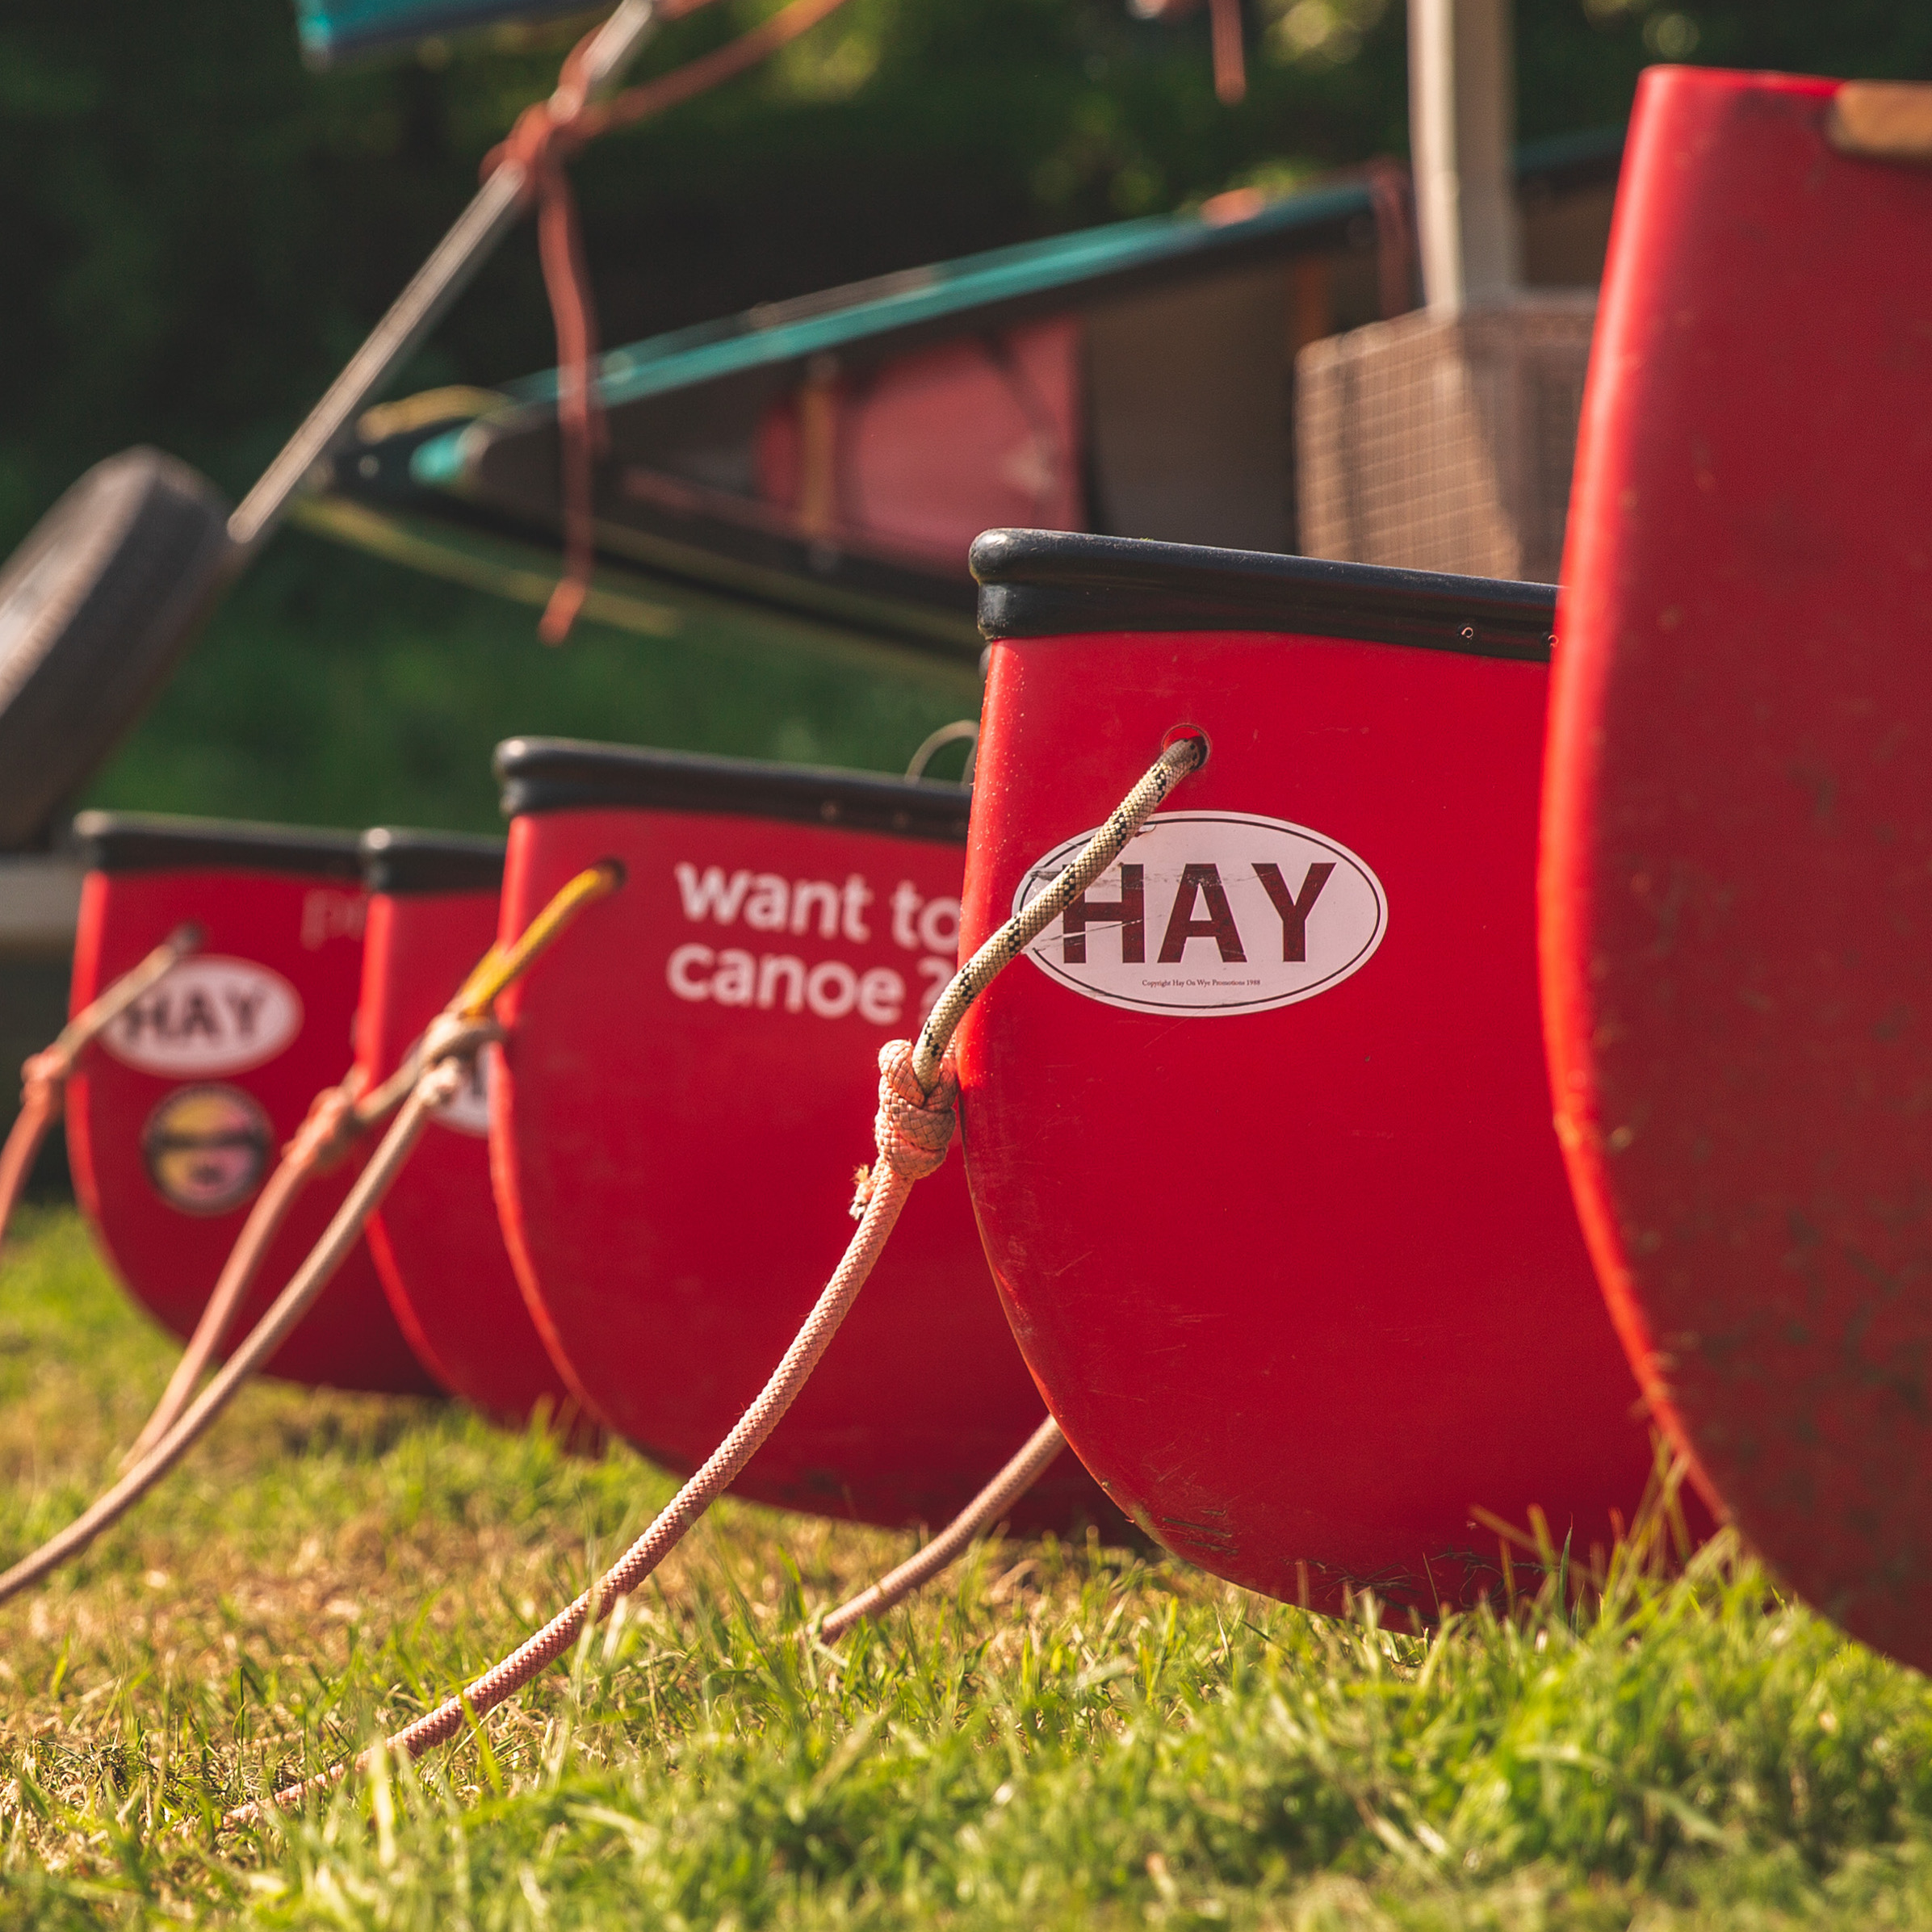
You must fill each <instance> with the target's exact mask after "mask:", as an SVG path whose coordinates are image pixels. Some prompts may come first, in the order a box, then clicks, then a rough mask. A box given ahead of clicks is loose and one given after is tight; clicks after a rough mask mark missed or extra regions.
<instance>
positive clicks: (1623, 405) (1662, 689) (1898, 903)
mask: <svg viewBox="0 0 1932 1932" xmlns="http://www.w3.org/2000/svg"><path fill="white" fill-rule="evenodd" d="M1874 94H1877V95H1878V96H1879V98H1877V99H1876V100H1874V98H1873V97H1874ZM1913 94H1916V95H1917V102H1916V107H1914V103H1913V100H1912V98H1911V97H1912V95H1913ZM1861 96H1862V97H1863V98H1862V99H1861ZM1929 103H1932V94H1929V93H1928V90H1896V91H1892V90H1850V91H1848V93H1847V94H1846V96H1845V97H1843V98H1840V96H1839V89H1838V83H1837V82H1830V81H1813V80H1799V79H1792V78H1787V77H1783V76H1778V75H1767V74H1737V73H1718V72H1712V71H1695V70H1691V69H1663V70H1660V71H1657V72H1655V73H1650V74H1649V75H1647V76H1646V77H1645V79H1644V82H1643V84H1642V86H1641V89H1640V90H1639V93H1638V96H1637V111H1636V116H1635V119H1633V120H1632V124H1631V132H1630V143H1629V147H1628V157H1627V160H1626V162H1625V166H1624V181H1623V186H1622V189H1621V191H1620V203H1619V207H1618V212H1617V216H1616V230H1615V235H1614V239H1613V241H1612V245H1611V259H1610V267H1609V273H1608V275H1607V279H1606V281H1605V283H1604V287H1603V308H1602V311H1601V317H1600V320H1599V324H1598V335H1597V342H1596V350H1595V360H1594V362H1593V364H1592V369H1591V375H1590V387H1589V391H1588V394H1587V397H1586V404H1585V410H1584V429H1583V443H1582V451H1581V453H1580V455H1579V459H1578V472H1577V483H1576V491H1575V494H1574V499H1573V502H1572V508H1571V516H1570V537H1569V553H1568V558H1567V561H1566V564H1565V582H1566V584H1567V585H1568V589H1567V590H1566V592H1565V601H1564V606H1563V611H1562V617H1561V629H1562V638H1563V643H1562V648H1561V653H1560V656H1559V659H1558V674H1557V678H1556V681H1555V685H1554V689H1553V694H1552V713H1551V720H1550V737H1549V781H1548V786H1547V790H1546V792H1545V796H1544V858H1543V871H1542V881H1541V900H1542V945H1543V971H1544V1012H1545V1018H1546V1023H1547V1027H1548V1033H1549V1054H1550V1064H1551V1070H1552V1079H1553V1085H1554V1090H1555V1095H1556V1100H1557V1113H1558V1120H1559V1125H1560V1126H1561V1129H1562V1130H1563V1133H1564V1135H1565V1150H1566V1153H1567V1156H1568V1159H1569V1172H1570V1178H1571V1180H1572V1183H1573V1184H1574V1188H1575V1190H1576V1196H1577V1201H1578V1205H1579V1206H1580V1208H1581V1209H1582V1215H1583V1220H1584V1224H1585V1226H1586V1230H1587V1233H1588V1235H1589V1239H1590V1248H1591V1251H1592V1253H1593V1255H1594V1256H1595V1261H1596V1264H1597V1268H1598V1271H1599V1275H1600V1276H1601V1278H1602V1280H1603V1285H1604V1288H1605V1290H1606V1291H1607V1294H1608V1296H1609V1298H1610V1303H1611V1309H1612V1310H1613V1312H1614V1313H1615V1314H1616V1319H1617V1323H1618V1326H1619V1327H1620V1331H1622V1334H1623V1337H1624V1343H1625V1345H1626V1346H1627V1347H1628V1350H1629V1352H1630V1354H1631V1357H1632V1360H1633V1361H1634V1362H1635V1364H1636V1365H1637V1372H1638V1374H1639V1376H1640V1377H1641V1380H1642V1382H1643V1385H1644V1388H1645V1392H1646V1393H1647V1394H1648V1396H1649V1400H1650V1402H1651V1404H1652V1406H1653V1409H1654V1411H1655V1413H1656V1414H1657V1415H1658V1417H1659V1418H1660V1419H1662V1422H1663V1423H1665V1425H1666V1427H1667V1428H1668V1429H1669V1430H1670V1433H1671V1435H1672V1436H1673V1437H1674V1439H1675V1440H1676V1441H1677V1442H1678V1444H1679V1445H1680V1446H1681V1447H1682V1448H1683V1449H1684V1450H1685V1451H1687V1452H1688V1454H1689V1455H1690V1456H1691V1458H1692V1459H1693V1461H1694V1465H1695V1469H1697V1470H1698V1471H1699V1472H1700V1473H1701V1475H1702V1477H1703V1478H1704V1481H1705V1482H1706V1483H1707V1484H1708V1488H1709V1490H1711V1492H1712V1493H1713V1494H1714V1495H1715V1496H1716V1497H1717V1498H1721V1499H1722V1502H1724V1504H1725V1505H1726V1506H1728V1507H1729V1510H1730V1511H1732V1512H1733V1514H1734V1515H1735V1517H1736V1519H1737V1523H1738V1524H1739V1525H1740V1527H1741V1529H1742V1530H1743V1532H1744V1533H1745V1534H1746V1536H1748V1538H1749V1539H1750V1541H1751V1542H1752V1543H1753V1544H1755V1545H1756V1546H1757V1547H1758V1549H1761V1550H1762V1552H1763V1553H1764V1554H1765V1555H1766V1557H1769V1558H1770V1559H1771V1561H1772V1562H1773V1563H1775V1565H1777V1567H1778V1568H1779V1569H1780V1570H1781V1571H1782V1572H1783V1574H1784V1575H1785V1577H1786V1578H1787V1579H1788V1580H1789V1581H1790V1582H1791V1583H1792V1585H1793V1586H1796V1589H1798V1590H1800V1591H1801V1592H1802V1593H1803V1594H1804V1595H1805V1596H1807V1597H1808V1598H1809V1599H1811V1601H1812V1602H1813V1603H1816V1604H1817V1605H1819V1606H1820V1607H1821V1608H1822V1609H1824V1610H1825V1611H1828V1612H1829V1614H1830V1615H1832V1616H1834V1617H1836V1618H1838V1620H1840V1621H1841V1622H1842V1623H1843V1624H1844V1625H1845V1626H1846V1628H1848V1629H1849V1630H1850V1631H1852V1632H1854V1634H1856V1635H1858V1636H1859V1637H1864V1638H1866V1639H1867V1640H1868V1641H1871V1642H1873V1643H1876V1644H1879V1645H1883V1646H1884V1648H1885V1649H1888V1650H1890V1651H1892V1652H1893V1653H1895V1654H1896V1655H1898V1656H1901V1657H1905V1658H1906V1659H1908V1660H1909V1661H1910V1662H1913V1663H1914V1664H1917V1665H1918V1666H1921V1667H1922V1668H1932V1635H1929V1634H1928V1632H1932V1542H1929V1541H1928V1540H1927V1537H1926V1522H1927V1519H1928V1516H1929V1515H1932V1402H1928V1399H1927V1394H1928V1392H1927V1384H1926V1364H1927V1360H1928V1357H1929V1356H1932V1312H1929V1311H1928V1306H1927V1302H1926V1293H1925V1289H1926V1281H1927V1280H1928V1277H1929V1275H1932V1159H1929V1158H1928V1147H1927V1142H1926V1134H1925V1120H1926V1106H1927V1103H1928V1098H1929V1097H1932V1014H1929V1013H1928V1010H1927V1004H1926V986H1925V982H1926V963H1927V958H1928V946H1929V945H1932V784H1929V783H1928V782H1927V777H1926V769H1927V759H1928V750H1929V744H1928V740H1929V737H1932V709H1929V707H1928V696H1929V695H1932V669H1929V668H1928V667H1932V572H1929V568H1928V566H1929V563H1932V551H1929V549H1928V546H1927V541H1926V504H1927V502H1928V501H1932V337H1929V336H1928V333H1927V331H1928V317H1929V316H1932V250H1929V249H1928V248H1927V245H1926V242H1927V237H1929V236H1932V174H1928V173H1927V172H1926V170H1925V168H1924V167H1923V166H1896V165H1893V164H1892V163H1890V162H1888V161H1883V160H1880V159H1875V158H1854V157H1853V156H1852V155H1850V154H1848V153H1844V152H1841V151H1839V149H1838V148H1837V147H1836V146H1834V140H1833V138H1832V133H1833V130H1834V127H1840V128H1848V129H1849V131H1850V135H1851V136H1852V138H1854V140H1855V139H1856V138H1857V136H1858V134H1859V128H1860V127H1861V126H1865V127H1867V130H1868V131H1869V132H1875V133H1876V134H1877V135H1878V136H1880V140H1879V143H1878V145H1880V146H1883V145H1884V132H1885V124H1886V122H1887V121H1888V119H1889V120H1891V121H1892V131H1893V132H1894V134H1897V133H1901V132H1902V133H1903V134H1904V135H1905V136H1908V137H1911V136H1913V128H1914V125H1915V126H1916V131H1917V132H1916V140H1917V159H1918V160H1919V161H1923V160H1925V159H1926V158H1927V157H1928V156H1932V145H1929V144H1928V141H1927V136H1928V134H1929V133H1932V113H1929V112H1928V105H1929ZM1873 109H1876V110H1877V111H1876V113H1875V114H1874V113H1873V112H1872V110H1873ZM1899 110H1903V111H1904V112H1903V115H1902V121H1903V125H1902V127H1901V124H1900V121H1899V119H1898V115H1897V111H1899ZM1906 145H1907V146H1908V147H1909V146H1910V145H1911V140H1910V139H1908V140H1907V142H1906Z"/></svg>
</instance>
